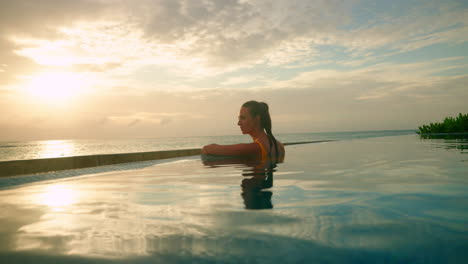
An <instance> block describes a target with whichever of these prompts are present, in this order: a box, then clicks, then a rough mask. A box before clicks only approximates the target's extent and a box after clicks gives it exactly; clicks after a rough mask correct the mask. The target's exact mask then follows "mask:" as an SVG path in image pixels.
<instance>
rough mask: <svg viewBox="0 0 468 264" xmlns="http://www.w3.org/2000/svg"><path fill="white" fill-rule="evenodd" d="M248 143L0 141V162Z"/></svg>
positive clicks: (243, 139)
mask: <svg viewBox="0 0 468 264" xmlns="http://www.w3.org/2000/svg"><path fill="white" fill-rule="evenodd" d="M411 134H415V130H385V131H353V132H324V133H295V134H294V133H291V134H277V135H275V136H276V138H277V139H278V140H280V141H281V142H283V143H293V142H304V141H316V140H353V139H364V138H375V137H385V136H398V135H411ZM248 142H251V138H250V136H246V135H226V136H201V137H164V138H144V139H126V140H122V139H120V140H83V139H80V140H73V139H71V140H41V141H3V142H2V141H0V161H7V160H27V159H41V158H56V157H70V156H83V155H95V154H116V153H132V152H147V151H160V150H176V149H187V148H200V147H202V146H204V145H207V144H211V143H216V144H235V143H248Z"/></svg>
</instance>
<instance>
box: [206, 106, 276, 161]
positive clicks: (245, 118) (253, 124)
mask: <svg viewBox="0 0 468 264" xmlns="http://www.w3.org/2000/svg"><path fill="white" fill-rule="evenodd" d="M237 125H239V126H240V129H241V130H242V134H249V135H250V136H251V137H252V140H253V143H247V144H235V145H217V144H211V145H207V146H204V147H203V149H202V154H210V155H219V156H240V155H242V156H256V157H258V158H260V159H261V160H267V159H270V160H272V159H274V160H275V161H277V162H281V161H282V160H283V158H284V154H285V151H284V146H283V144H282V143H281V142H279V141H277V140H276V139H275V137H274V136H273V133H272V132H271V118H270V113H269V111H268V105H267V104H266V103H262V102H257V101H249V102H246V103H244V104H243V105H242V107H241V109H240V113H239V122H237Z"/></svg>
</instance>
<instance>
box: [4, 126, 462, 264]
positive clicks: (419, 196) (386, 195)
mask: <svg viewBox="0 0 468 264" xmlns="http://www.w3.org/2000/svg"><path fill="white" fill-rule="evenodd" d="M467 146H468V143H467V141H466V140H420V139H419V138H418V137H417V136H412V135H411V136H397V137H383V138H373V139H364V140H347V141H337V142H327V143H320V144H307V145H294V146H288V147H287V148H286V151H287V154H286V159H285V161H284V163H281V164H278V165H277V166H276V168H274V170H268V169H267V170H263V169H262V168H261V167H259V166H258V164H255V163H251V162H247V161H238V160H237V161H236V160H229V159H200V157H192V158H188V159H173V160H168V161H167V162H165V163H157V164H156V163H148V162H146V163H141V166H140V167H138V168H135V164H133V165H123V166H120V167H119V169H118V170H104V171H102V172H98V173H92V174H89V173H85V174H82V175H80V176H74V177H68V178H61V179H55V180H47V181H36V182H32V183H28V184H24V185H19V186H15V187H8V188H3V189H2V190H0V209H1V210H0V262H1V263H24V262H28V261H30V262H32V263H155V262H156V263H158V262H160V263H463V262H464V263H466V261H467V260H468V224H467V223H468V155H466V154H467V150H466V149H467ZM125 166H127V167H125Z"/></svg>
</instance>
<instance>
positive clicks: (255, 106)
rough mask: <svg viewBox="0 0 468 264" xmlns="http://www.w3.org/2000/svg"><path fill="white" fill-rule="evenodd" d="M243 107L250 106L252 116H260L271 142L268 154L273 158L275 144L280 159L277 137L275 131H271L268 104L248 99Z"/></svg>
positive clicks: (262, 125)
mask: <svg viewBox="0 0 468 264" xmlns="http://www.w3.org/2000/svg"><path fill="white" fill-rule="evenodd" d="M242 107H246V108H248V109H249V111H250V115H251V116H252V117H256V116H260V125H261V128H262V129H264V130H265V132H266V134H267V136H268V141H269V142H270V153H268V155H269V156H270V158H271V146H272V144H273V145H274V146H275V154H276V159H278V157H279V154H278V144H277V143H276V138H275V136H273V132H272V131H271V117H270V112H269V108H268V105H267V104H266V103H264V102H257V101H248V102H245V103H244V104H243V105H242Z"/></svg>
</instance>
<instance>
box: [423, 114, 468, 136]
mask: <svg viewBox="0 0 468 264" xmlns="http://www.w3.org/2000/svg"><path fill="white" fill-rule="evenodd" d="M418 129H419V131H418V132H417V133H418V134H428V133H468V114H462V113H460V114H459V115H458V116H457V117H455V118H453V117H446V118H445V119H444V122H442V123H430V124H429V125H422V126H420V127H418Z"/></svg>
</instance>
